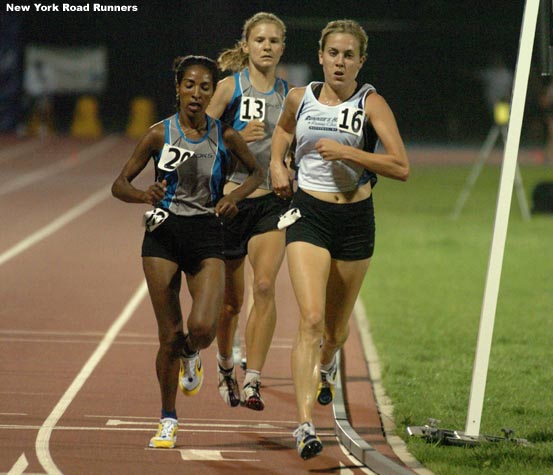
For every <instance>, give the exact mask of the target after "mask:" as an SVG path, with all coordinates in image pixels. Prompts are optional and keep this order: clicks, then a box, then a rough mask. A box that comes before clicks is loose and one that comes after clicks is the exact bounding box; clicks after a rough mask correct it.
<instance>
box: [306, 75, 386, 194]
mask: <svg viewBox="0 0 553 475" xmlns="http://www.w3.org/2000/svg"><path fill="white" fill-rule="evenodd" d="M322 86H323V83H321V82H312V83H310V84H309V85H308V86H307V87H306V88H305V94H304V96H303V99H302V101H301V103H300V105H299V107H298V112H297V114H296V120H297V125H296V140H297V146H296V165H297V166H298V186H299V187H300V188H303V189H305V190H314V191H326V192H339V191H351V190H354V189H356V188H357V187H358V186H359V185H360V184H362V183H366V182H367V181H370V182H371V185H372V186H374V185H375V184H376V181H377V177H376V174H374V173H372V172H369V171H368V170H367V169H366V168H364V167H362V166H361V165H358V164H356V163H353V162H351V161H348V160H332V161H327V160H324V159H323V158H322V157H321V155H320V154H319V152H317V149H316V148H315V144H316V143H317V142H318V141H319V139H322V138H328V139H332V140H335V141H336V142H338V143H341V144H344V145H348V146H351V147H355V148H358V149H361V150H365V151H367V152H374V151H375V149H376V146H377V143H378V136H377V134H376V132H375V130H374V128H373V127H372V125H371V124H370V123H369V121H368V120H367V115H366V114H365V99H366V97H367V95H368V94H371V93H372V92H374V91H375V88H374V87H373V86H371V85H370V84H363V85H362V86H360V87H358V89H357V90H356V91H355V93H354V94H353V95H352V96H351V97H350V98H349V99H348V100H346V101H344V102H343V103H341V104H338V105H335V106H327V105H325V104H322V103H321V102H319V100H318V96H319V94H320V91H321V89H322Z"/></svg>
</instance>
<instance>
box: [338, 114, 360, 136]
mask: <svg viewBox="0 0 553 475" xmlns="http://www.w3.org/2000/svg"><path fill="white" fill-rule="evenodd" d="M364 119H365V111H364V110H363V109H358V108H357V107H342V108H341V109H340V111H339V112H338V130H340V131H342V132H347V133H348V134H353V135H359V136H360V135H361V133H362V132H363V121H364Z"/></svg>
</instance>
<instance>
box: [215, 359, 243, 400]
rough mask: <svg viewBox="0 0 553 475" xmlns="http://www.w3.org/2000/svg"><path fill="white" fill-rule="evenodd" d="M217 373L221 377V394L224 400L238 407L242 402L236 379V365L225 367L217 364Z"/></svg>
mask: <svg viewBox="0 0 553 475" xmlns="http://www.w3.org/2000/svg"><path fill="white" fill-rule="evenodd" d="M217 375H218V377H219V394H220V395H221V397H222V398H223V401H225V403H226V404H227V405H228V406H230V407H236V406H238V404H240V390H239V389H238V381H236V372H235V371H234V366H233V367H232V369H223V368H221V365H219V364H217Z"/></svg>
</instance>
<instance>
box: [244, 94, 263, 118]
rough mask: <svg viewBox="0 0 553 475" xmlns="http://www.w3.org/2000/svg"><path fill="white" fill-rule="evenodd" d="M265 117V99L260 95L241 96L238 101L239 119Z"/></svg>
mask: <svg viewBox="0 0 553 475" xmlns="http://www.w3.org/2000/svg"><path fill="white" fill-rule="evenodd" d="M264 118H265V99H263V98H260V97H248V96H243V97H242V102H241V103H240V120H242V121H244V122H249V121H250V120H254V119H257V120H263V119H264Z"/></svg>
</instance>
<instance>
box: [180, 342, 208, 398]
mask: <svg viewBox="0 0 553 475" xmlns="http://www.w3.org/2000/svg"><path fill="white" fill-rule="evenodd" d="M203 381H204V369H203V367H202V360H201V359H200V353H199V352H196V354H195V355H194V356H191V357H189V358H187V357H184V356H183V357H181V359H180V371H179V388H180V390H181V391H182V393H183V394H184V395H185V396H194V395H195V394H196V393H197V392H198V391H199V390H200V389H201V387H202V383H203Z"/></svg>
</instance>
